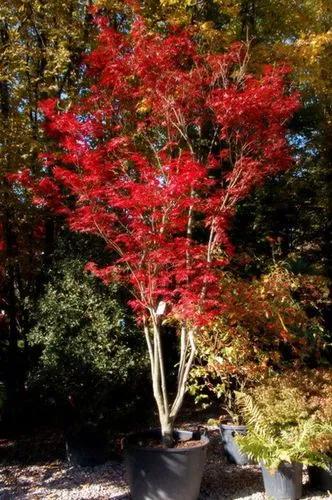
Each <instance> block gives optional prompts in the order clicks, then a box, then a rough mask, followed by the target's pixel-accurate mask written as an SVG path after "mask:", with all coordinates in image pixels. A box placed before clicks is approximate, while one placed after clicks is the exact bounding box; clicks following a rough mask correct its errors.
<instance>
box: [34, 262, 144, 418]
mask: <svg viewBox="0 0 332 500" xmlns="http://www.w3.org/2000/svg"><path fill="white" fill-rule="evenodd" d="M122 299H124V298H122ZM120 300H121V293H120V290H119V287H117V286H115V285H113V286H112V287H105V286H104V285H103V284H102V283H100V282H99V281H98V280H97V279H96V278H94V277H92V276H89V275H87V274H86V273H84V271H83V266H82V263H81V262H80V261H79V260H70V259H66V260H64V261H63V262H62V263H61V266H60V267H58V268H57V269H56V271H54V274H53V276H52V280H51V283H50V284H49V285H48V286H47V288H46V291H45V294H44V296H43V297H42V298H41V300H40V301H39V304H38V308H37V310H36V312H35V319H36V324H35V325H34V327H33V328H32V329H31V331H30V333H29V336H28V340H29V343H30V345H31V346H34V347H35V348H37V349H40V351H41V354H40V360H39V364H38V368H37V369H36V370H34V371H33V372H32V373H31V375H30V381H31V384H33V385H34V386H36V385H37V387H38V388H39V390H41V387H43V388H44V389H46V392H48V393H49V394H52V395H53V396H54V397H55V398H56V399H57V400H62V402H63V403H64V404H65V403H66V399H68V398H69V399H70V400H71V402H72V404H73V405H74V407H75V408H76V410H77V412H78V413H79V414H80V415H81V417H82V418H89V417H90V416H93V418H101V417H102V416H104V413H105V411H107V412H110V411H111V410H112V409H113V410H114V407H116V406H117V402H116V401H115V400H112V395H113V396H114V397H115V394H116V393H117V394H119V393H120V394H121V391H122V398H121V401H122V403H121V404H123V402H124V401H125V400H126V394H127V396H128V398H127V399H128V401H127V402H129V401H130V398H133V401H134V399H135V398H134V397H133V396H132V395H131V396H130V394H131V393H132V391H133V390H134V389H135V388H136V387H137V383H138V382H139V381H140V380H141V377H142V376H143V374H145V367H146V359H145V355H144V339H143V338H142V336H141V335H139V334H138V331H137V330H136V327H135V324H134V323H133V321H132V319H131V317H130V315H129V313H128V311H127V310H126V308H125V307H124V305H123V304H121V302H120ZM122 301H123V300H122ZM108 404H110V406H111V407H110V408H105V407H106V406H107V405H108ZM102 414H103V415H102Z"/></svg>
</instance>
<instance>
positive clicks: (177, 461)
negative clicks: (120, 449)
mask: <svg viewBox="0 0 332 500" xmlns="http://www.w3.org/2000/svg"><path fill="white" fill-rule="evenodd" d="M174 437H175V438H176V439H180V440H183V441H187V440H190V439H193V437H194V434H193V433H192V432H188V431H175V432H174ZM150 438H152V439H155V438H157V439H160V438H161V432H160V431H159V430H152V431H147V432H144V433H141V434H133V435H132V436H129V437H128V438H127V441H126V445H125V462H126V469H127V475H128V481H129V485H130V493H131V498H132V499H133V500H197V498H198V495H199V490H200V485H201V481H202V475H203V469H204V464H205V459H206V451H207V445H208V443H209V439H208V438H207V437H206V436H200V437H198V439H199V441H200V443H199V445H198V446H191V447H190V446H188V447H186V448H155V447H142V446H139V445H138V444H137V443H139V441H140V439H143V440H146V439H150Z"/></svg>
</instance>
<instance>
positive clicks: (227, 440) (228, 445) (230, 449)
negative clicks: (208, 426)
mask: <svg viewBox="0 0 332 500" xmlns="http://www.w3.org/2000/svg"><path fill="white" fill-rule="evenodd" d="M219 429H220V434H221V441H222V444H223V446H224V451H225V454H226V457H227V460H228V461H229V462H231V463H233V464H236V465H247V464H248V463H249V462H250V461H249V458H248V456H247V455H245V454H244V453H242V452H241V451H240V448H239V446H238V444H237V443H236V441H235V439H234V438H235V436H236V435H237V434H245V433H246V432H247V428H246V426H245V425H231V424H227V425H226V424H225V425H224V424H221V425H220V426H219Z"/></svg>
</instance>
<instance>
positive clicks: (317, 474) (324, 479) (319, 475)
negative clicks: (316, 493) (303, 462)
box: [308, 465, 332, 492]
mask: <svg viewBox="0 0 332 500" xmlns="http://www.w3.org/2000/svg"><path fill="white" fill-rule="evenodd" d="M308 474H309V482H310V486H311V487H312V488H316V489H317V490H321V491H331V492H332V465H330V468H329V470H326V469H322V468H321V467H316V466H310V467H308Z"/></svg>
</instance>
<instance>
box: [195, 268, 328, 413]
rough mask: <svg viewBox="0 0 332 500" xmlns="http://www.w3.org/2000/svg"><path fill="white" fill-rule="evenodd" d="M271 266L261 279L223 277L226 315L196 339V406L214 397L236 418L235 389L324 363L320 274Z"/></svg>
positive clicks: (324, 283)
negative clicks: (269, 377)
mask: <svg viewBox="0 0 332 500" xmlns="http://www.w3.org/2000/svg"><path fill="white" fill-rule="evenodd" d="M287 267H288V266H286V265H283V266H282V265H277V264H276V265H273V266H272V267H271V268H270V269H269V271H268V272H266V273H265V274H262V275H261V276H260V277H259V278H254V279H251V280H250V279H248V278H247V277H244V278H242V277H240V276H238V274H236V272H233V273H231V272H227V273H225V276H224V279H223V292H222V296H221V300H222V301H223V303H224V311H223V313H222V314H221V315H220V317H219V318H217V320H216V321H214V323H213V324H212V325H210V327H209V328H207V329H206V330H205V331H203V332H202V333H201V335H200V336H199V338H198V339H197V351H198V355H197V360H196V363H195V365H194V367H193V369H192V372H191V380H190V386H189V390H190V393H191V394H192V395H193V396H194V397H195V401H196V403H197V404H200V405H202V406H208V405H209V404H211V401H212V400H213V398H212V397H211V396H214V397H216V398H217V399H218V400H219V401H221V402H222V404H223V406H224V407H225V409H226V411H227V413H228V414H229V415H230V416H231V417H232V419H233V420H234V418H235V417H236V416H237V413H238V412H237V410H236V408H235V407H236V405H235V401H234V390H244V388H245V387H250V386H253V385H255V384H256V383H257V382H260V381H262V380H263V379H264V378H266V377H267V376H269V375H272V374H274V373H278V372H283V371H285V370H287V368H288V367H289V366H290V365H291V366H296V367H297V368H298V367H301V366H306V365H308V364H310V363H319V362H322V359H323V352H324V349H325V347H326V345H325V344H326V342H325V335H326V332H325V330H324V327H323V322H322V317H321V311H320V307H321V306H322V304H323V302H324V300H325V301H327V300H328V299H327V296H328V286H327V281H326V279H324V277H322V276H315V275H313V276H310V275H297V274H295V273H294V272H292V271H291V270H289V269H287Z"/></svg>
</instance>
